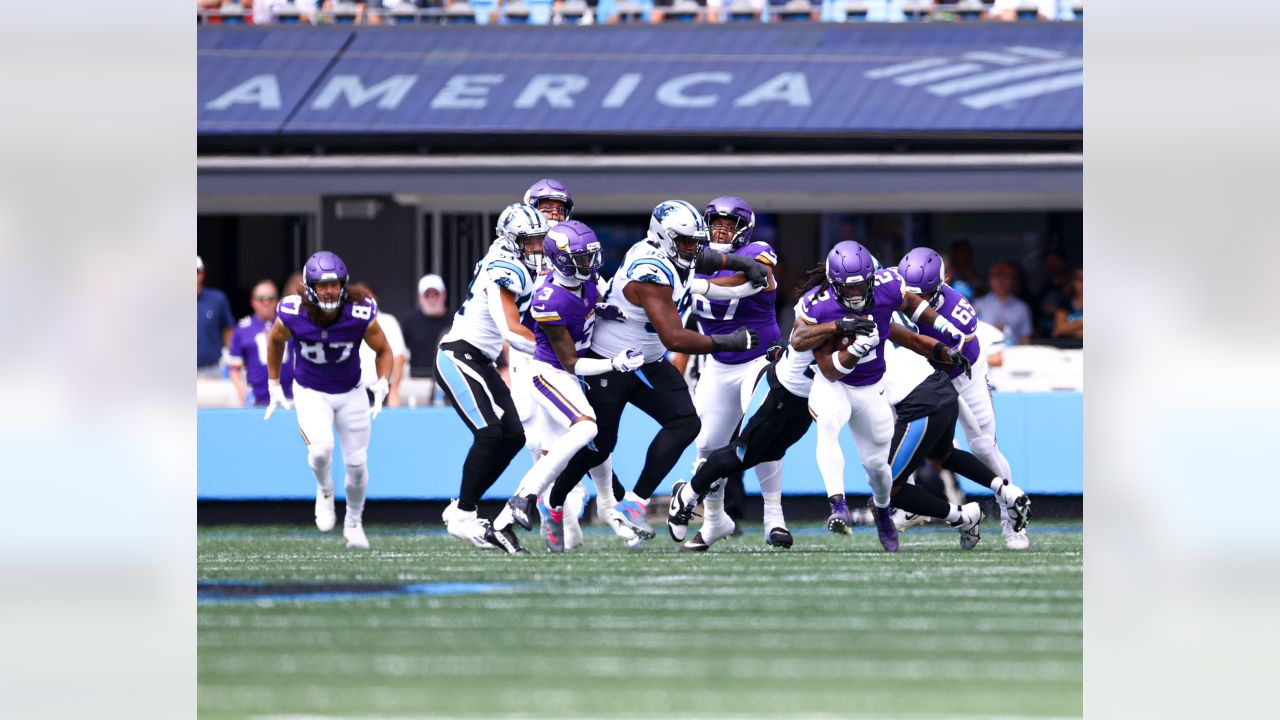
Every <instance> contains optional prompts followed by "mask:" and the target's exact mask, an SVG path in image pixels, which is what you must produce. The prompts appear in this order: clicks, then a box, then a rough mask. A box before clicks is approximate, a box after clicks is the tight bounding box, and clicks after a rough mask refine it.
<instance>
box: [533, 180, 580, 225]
mask: <svg viewBox="0 0 1280 720" xmlns="http://www.w3.org/2000/svg"><path fill="white" fill-rule="evenodd" d="M540 200H559V201H560V202H562V203H564V218H563V219H561V220H560V222H564V221H565V220H568V219H569V218H570V217H572V216H573V196H572V195H570V194H569V188H567V187H565V186H564V183H562V182H560V181H559V180H553V179H551V178H543V179H541V180H539V181H538V182H536V183H534V184H532V185H530V186H529V189H528V190H525V191H524V204H525V205H532V206H534V207H535V208H538V209H539V210H542V214H544V215H546V214H547V211H546V210H543V209H542V208H540V207H538V201H540ZM548 219H550V216H549V215H548ZM553 222H554V221H553Z"/></svg>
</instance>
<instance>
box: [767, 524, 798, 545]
mask: <svg viewBox="0 0 1280 720" xmlns="http://www.w3.org/2000/svg"><path fill="white" fill-rule="evenodd" d="M793 542H794V538H792V537H791V531H790V530H788V529H786V528H784V527H776V528H770V530H769V536H768V538H767V539H766V540H765V544H766V545H768V546H769V547H780V548H789V547H791V544H792V543H793Z"/></svg>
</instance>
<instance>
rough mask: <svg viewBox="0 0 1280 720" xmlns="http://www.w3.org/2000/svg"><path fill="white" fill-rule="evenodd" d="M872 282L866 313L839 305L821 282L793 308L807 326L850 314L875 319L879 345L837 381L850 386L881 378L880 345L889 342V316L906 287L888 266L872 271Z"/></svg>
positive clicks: (862, 384) (881, 346)
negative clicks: (886, 268)
mask: <svg viewBox="0 0 1280 720" xmlns="http://www.w3.org/2000/svg"><path fill="white" fill-rule="evenodd" d="M875 282H876V284H875V290H874V291H873V293H872V298H873V301H872V304H871V309H870V312H869V313H868V312H862V313H854V312H853V311H852V310H849V309H848V308H846V307H845V306H843V305H841V304H840V302H839V301H838V300H836V298H835V295H833V294H832V292H831V288H830V287H828V286H827V285H821V286H819V287H816V288H813V289H812V290H810V291H809V292H807V293H805V294H804V297H802V298H800V303H799V304H798V305H797V307H796V317H799V318H800V319H801V320H803V321H804V322H806V323H809V324H810V325H820V324H822V323H827V322H832V321H834V320H839V319H840V318H842V317H844V316H846V315H854V314H857V315H860V316H861V317H867V316H868V315H870V317H871V319H872V320H874V321H875V323H876V330H877V331H878V332H879V333H880V344H879V345H878V346H876V347H874V348H872V349H871V352H869V353H867V354H866V355H864V356H863V357H862V359H860V360H859V361H858V364H857V365H855V366H854V367H853V372H851V373H849V374H848V375H845V376H844V377H843V378H841V379H840V382H842V383H844V384H845V385H852V386H854V387H863V386H865V385H874V384H875V383H877V382H879V381H880V378H882V377H884V367H885V366H884V344H885V343H886V342H888V341H889V321H890V320H891V319H892V318H893V313H894V311H896V310H897V309H898V307H899V306H901V305H902V299H903V298H904V297H906V292H907V288H906V284H905V283H904V282H903V280H902V276H901V275H899V274H898V272H897V271H896V270H892V269H889V270H878V271H876V281H875Z"/></svg>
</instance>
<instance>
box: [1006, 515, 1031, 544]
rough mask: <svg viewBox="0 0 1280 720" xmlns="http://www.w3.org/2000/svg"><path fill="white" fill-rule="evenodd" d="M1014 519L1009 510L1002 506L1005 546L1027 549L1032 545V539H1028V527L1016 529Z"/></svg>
mask: <svg viewBox="0 0 1280 720" xmlns="http://www.w3.org/2000/svg"><path fill="white" fill-rule="evenodd" d="M1013 526H1014V521H1013V518H1011V517H1010V513H1009V510H1007V509H1005V508H1000V532H1001V533H1003V534H1004V546H1005V548H1007V549H1009V550H1026V549H1027V548H1029V547H1031V541H1030V540H1029V539H1027V531H1026V529H1025V528H1024V529H1022V530H1014V529H1013Z"/></svg>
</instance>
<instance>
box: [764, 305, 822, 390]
mask: <svg viewBox="0 0 1280 720" xmlns="http://www.w3.org/2000/svg"><path fill="white" fill-rule="evenodd" d="M795 314H796V317H797V318H799V319H800V320H804V318H805V317H806V316H805V313H804V300H803V299H801V300H798V301H796V307H795ZM815 363H816V361H815V360H814V359H813V350H796V349H795V348H793V347H791V345H790V344H788V345H787V349H786V350H784V351H783V353H782V357H781V358H779V359H778V364H777V366H776V367H775V368H774V372H775V373H776V374H777V376H778V382H780V383H782V387H784V388H786V389H787V392H789V393H791V394H792V395H798V396H799V397H805V398H807V397H809V391H810V390H812V389H813V375H814V373H816V372H818V369H817V367H816V366H815Z"/></svg>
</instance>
